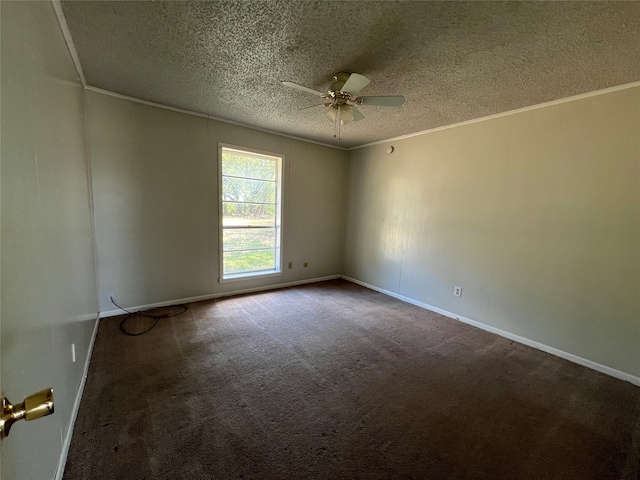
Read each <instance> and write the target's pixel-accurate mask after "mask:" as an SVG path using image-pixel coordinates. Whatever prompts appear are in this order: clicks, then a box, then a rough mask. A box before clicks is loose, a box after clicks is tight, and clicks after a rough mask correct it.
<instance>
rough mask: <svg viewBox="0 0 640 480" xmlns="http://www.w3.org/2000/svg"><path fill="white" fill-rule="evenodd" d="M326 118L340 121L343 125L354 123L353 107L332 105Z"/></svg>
mask: <svg viewBox="0 0 640 480" xmlns="http://www.w3.org/2000/svg"><path fill="white" fill-rule="evenodd" d="M324 116H325V117H326V118H327V119H329V120H331V121H332V122H335V121H336V119H337V120H339V121H340V124H341V125H347V124H348V123H351V122H353V121H354V114H353V107H352V106H351V105H339V106H338V105H331V106H330V107H329V108H327V110H326V112H325V114H324Z"/></svg>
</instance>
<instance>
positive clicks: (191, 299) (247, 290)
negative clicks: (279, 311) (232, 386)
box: [100, 275, 340, 318]
mask: <svg viewBox="0 0 640 480" xmlns="http://www.w3.org/2000/svg"><path fill="white" fill-rule="evenodd" d="M336 278H340V275H327V276H326V277H316V278H308V279H306V280H297V281H295V282H287V283H278V284H277V285H266V286H262V287H254V288H245V289H241V290H234V291H232V292H223V293H210V294H208V295H200V296H197V297H187V298H178V299H175V300H169V301H167V302H157V303H149V304H147V305H138V306H137V307H125V308H126V309H127V310H129V311H130V312H139V311H140V310H148V309H150V308H159V307H168V306H170V305H177V304H182V303H192V302H200V301H202V300H211V299H212V298H222V297H231V296H233V295H242V294H244V293H254V292H263V291H265V290H275V289H276V288H285V287H295V286H296V285H304V284H305V283H316V282H324V281H325V280H335V279H336ZM123 313H124V312H123V311H122V310H108V311H106V312H101V313H100V318H106V317H114V316H116V315H122V314H123Z"/></svg>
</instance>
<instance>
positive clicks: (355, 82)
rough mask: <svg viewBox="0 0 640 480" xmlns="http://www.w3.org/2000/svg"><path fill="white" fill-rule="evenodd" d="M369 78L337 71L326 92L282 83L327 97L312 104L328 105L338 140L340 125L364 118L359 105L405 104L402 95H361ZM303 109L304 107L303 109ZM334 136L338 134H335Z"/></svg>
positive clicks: (326, 114) (328, 112) (284, 83)
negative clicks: (321, 101)
mask: <svg viewBox="0 0 640 480" xmlns="http://www.w3.org/2000/svg"><path fill="white" fill-rule="evenodd" d="M370 82H371V80H369V79H368V78H367V77H365V76H364V75H360V74H359V73H351V74H349V73H344V72H340V73H336V74H335V75H334V76H333V83H332V84H331V85H329V90H328V91H327V92H326V93H323V92H319V91H317V90H314V89H312V88H308V87H304V86H302V85H298V84H297V83H293V82H282V85H284V86H285V87H289V88H295V89H297V90H301V91H303V92H307V93H311V94H313V95H317V96H319V97H321V98H326V99H327V101H326V102H324V103H321V104H319V105H312V106H311V107H305V108H313V107H321V106H324V107H327V110H326V111H325V114H324V116H325V117H326V118H327V119H329V120H331V121H332V122H334V126H336V127H337V130H338V135H337V136H338V140H339V139H340V133H339V132H340V125H346V124H348V123H351V122H357V121H358V120H362V119H363V118H364V115H363V114H362V113H360V110H358V109H357V108H356V105H357V106H361V105H364V106H374V107H399V106H401V105H402V104H404V97H403V96H402V95H391V96H363V97H359V96H358V94H359V93H360V91H361V90H362V89H363V88H364V87H366V86H367V85H369V83H370ZM301 110H303V109H301ZM333 136H334V137H335V136H336V134H334V135H333Z"/></svg>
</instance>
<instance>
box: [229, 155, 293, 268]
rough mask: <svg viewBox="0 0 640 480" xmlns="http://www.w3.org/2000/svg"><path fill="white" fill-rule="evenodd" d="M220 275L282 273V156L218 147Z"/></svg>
mask: <svg viewBox="0 0 640 480" xmlns="http://www.w3.org/2000/svg"><path fill="white" fill-rule="evenodd" d="M220 191H221V200H222V202H221V209H220V210H221V212H220V214H221V217H222V229H221V232H222V234H221V262H222V268H221V270H222V271H221V279H230V278H238V277H246V276H250V275H252V274H255V275H262V274H266V273H276V272H280V271H281V262H280V237H281V222H280V220H281V197H282V157H277V156H272V155H264V154H261V153H257V152H249V151H242V150H238V149H235V148H229V147H222V146H221V147H220Z"/></svg>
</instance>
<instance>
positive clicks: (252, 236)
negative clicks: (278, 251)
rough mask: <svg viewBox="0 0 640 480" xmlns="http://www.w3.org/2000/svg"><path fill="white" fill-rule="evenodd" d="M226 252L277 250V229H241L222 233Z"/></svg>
mask: <svg viewBox="0 0 640 480" xmlns="http://www.w3.org/2000/svg"><path fill="white" fill-rule="evenodd" d="M222 241H223V244H224V251H225V252H230V251H233V250H247V249H253V248H271V249H273V248H275V246H276V229H275V228H240V229H232V230H224V231H223V232H222Z"/></svg>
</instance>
